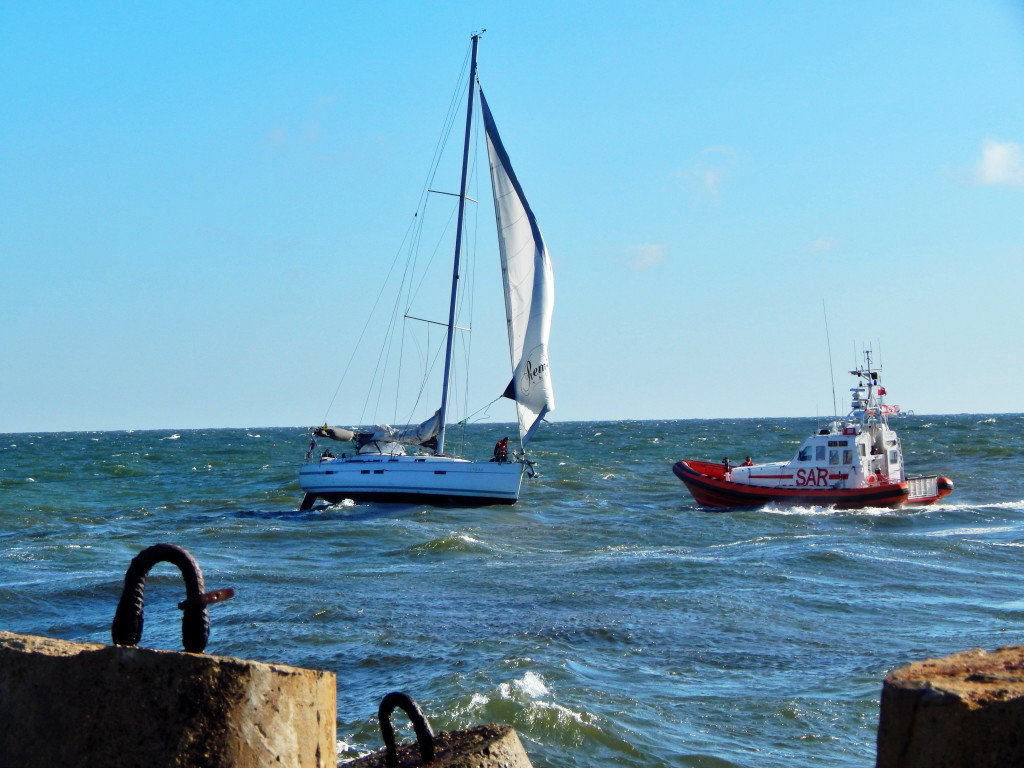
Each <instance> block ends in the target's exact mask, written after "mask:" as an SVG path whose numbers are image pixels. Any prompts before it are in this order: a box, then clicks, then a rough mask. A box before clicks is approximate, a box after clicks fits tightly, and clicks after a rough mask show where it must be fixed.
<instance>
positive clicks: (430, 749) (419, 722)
mask: <svg viewBox="0 0 1024 768" xmlns="http://www.w3.org/2000/svg"><path fill="white" fill-rule="evenodd" d="M396 708H400V709H402V710H403V711H404V712H405V714H407V715H408V716H409V721H410V722H411V723H412V727H413V730H414V731H415V732H416V743H417V744H419V747H420V757H422V758H423V762H424V763H429V762H431V761H432V760H433V759H434V732H433V731H432V730H430V723H428V722H427V718H426V717H425V716H424V715H423V710H421V709H420V707H419V705H418V704H417V703H416V702H415V701H413V700H412V697H411V696H409V695H408V694H406V693H402V692H401V691H394V692H392V693H389V694H388V695H387V696H385V697H384V699H383V700H382V701H381V703H380V707H379V708H378V709H377V718H378V719H379V720H380V733H381V736H383V737H384V749H385V751H386V755H385V757H384V765H385V766H387V768H398V751H397V747H396V745H395V728H394V726H393V725H392V724H391V713H392V712H394V711H395V709H396Z"/></svg>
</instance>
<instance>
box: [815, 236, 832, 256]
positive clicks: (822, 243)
mask: <svg viewBox="0 0 1024 768" xmlns="http://www.w3.org/2000/svg"><path fill="white" fill-rule="evenodd" d="M835 247H836V239H835V238H834V237H819V238H818V239H817V240H812V241H811V244H810V249H811V251H813V252H814V253H826V252H828V251H831V250H832V249H833V248H835Z"/></svg>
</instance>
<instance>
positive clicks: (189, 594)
mask: <svg viewBox="0 0 1024 768" xmlns="http://www.w3.org/2000/svg"><path fill="white" fill-rule="evenodd" d="M160 562H168V563H173V564H174V565H176V566H178V570H180V571H181V575H182V576H183V577H184V578H185V595H186V599H185V600H183V601H182V602H180V603H179V604H178V607H179V608H180V609H181V610H182V611H184V614H183V615H182V617H181V642H182V644H183V646H184V648H185V650H186V651H188V652H189V653H202V652H203V649H205V648H206V641H207V640H208V639H209V637H210V614H209V612H208V611H207V610H206V606H207V605H210V604H211V603H217V602H220V601H222V600H227V599H228V598H229V597H232V596H233V595H234V590H231V589H218V590H215V591H213V592H210V593H208V594H207V593H205V589H206V587H205V586H204V584H203V574H202V571H200V570H199V564H198V563H197V562H196V561H195V558H194V557H192V555H190V554H189V553H188V552H187V551H186V550H184V549H182V548H181V547H179V546H177V545H175V544H154V545H153V546H152V547H148V548H146V549H144V550H142V552H140V553H139V554H138V555H136V556H135V557H134V558H132V562H131V565H129V566H128V572H127V573H125V576H124V590H123V591H122V592H121V599H120V600H119V601H118V603H117V611H115V613H114V622H113V624H111V626H110V636H111V638H112V639H113V641H114V644H115V645H138V643H139V640H141V639H142V625H143V615H142V606H143V600H144V593H145V590H146V577H147V576H148V575H149V571H150V569H151V568H152V567H153V566H154V565H156V564H157V563H160Z"/></svg>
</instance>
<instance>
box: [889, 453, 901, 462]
mask: <svg viewBox="0 0 1024 768" xmlns="http://www.w3.org/2000/svg"><path fill="white" fill-rule="evenodd" d="M899 462H900V452H899V451H889V463H890V464H899Z"/></svg>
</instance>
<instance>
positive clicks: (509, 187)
mask: <svg viewBox="0 0 1024 768" xmlns="http://www.w3.org/2000/svg"><path fill="white" fill-rule="evenodd" d="M479 41H480V35H479V34H474V35H473V36H472V52H471V55H470V67H469V89H468V90H469V94H468V97H467V101H468V104H467V108H466V131H465V141H464V144H463V153H462V174H461V181H460V187H459V195H458V198H459V199H458V217H457V224H456V230H455V249H454V257H453V267H452V281H451V291H450V295H449V305H448V322H447V336H446V342H445V360H444V369H443V380H442V385H441V398H440V399H441V402H440V407H439V408H438V409H437V411H436V412H435V413H434V414H433V415H432V416H431V417H430V418H428V419H427V420H426V421H424V422H423V423H421V424H418V425H413V426H409V427H405V428H396V427H392V426H390V425H387V424H381V425H377V426H376V427H374V428H372V429H345V428H339V427H329V426H327V425H324V426H322V427H316V428H314V429H312V440H311V442H310V446H309V450H308V451H307V452H306V458H305V461H304V462H303V464H302V465H301V467H300V468H299V484H300V486H301V487H302V489H303V491H305V497H304V498H303V500H302V505H301V509H302V510H307V509H310V508H312V506H313V505H314V504H315V503H316V500H317V499H324V500H326V501H328V502H331V503H336V502H338V501H342V500H344V499H351V500H353V501H378V502H390V501H413V502H423V503H433V504H444V505H474V506H475V505H483V504H512V503H514V502H516V501H517V500H518V499H519V492H520V487H521V484H522V477H523V474H524V473H529V474H531V475H532V474H533V469H532V462H530V461H529V460H528V459H527V458H526V445H527V443H528V442H529V441H530V439H531V438H532V437H533V435H534V433H535V431H536V430H537V428H538V426H539V425H540V423H541V421H542V420H543V419H544V418H545V416H547V414H548V413H550V412H551V411H552V410H554V407H555V404H554V393H553V390H552V387H551V370H550V365H549V361H548V337H549V334H550V329H551V314H552V308H553V304H554V281H553V277H552V271H551V259H550V257H549V255H548V251H547V248H546V246H545V244H544V238H543V237H542V236H541V232H540V229H539V228H538V226H537V220H536V218H535V217H534V215H533V211H532V209H531V208H530V205H529V203H528V202H527V200H526V197H525V195H524V194H523V190H522V187H521V186H520V184H519V180H518V178H517V177H516V175H515V172H514V171H513V170H512V165H511V163H510V161H509V157H508V153H507V152H506V150H505V146H504V144H502V141H501V138H500V136H499V135H498V129H497V126H496V125H495V122H494V118H493V116H492V115H491V111H490V109H489V107H488V105H487V100H486V99H485V98H484V94H483V90H482V89H481V88H480V85H479V83H478V82H477V49H478V46H479ZM477 91H479V95H480V111H481V115H482V122H483V129H484V135H485V137H486V143H487V155H488V161H489V167H490V179H491V190H492V193H493V198H494V211H495V218H496V223H497V229H498V250H499V256H500V265H501V274H502V284H503V288H504V294H505V318H506V324H507V329H508V342H509V351H510V358H511V371H512V375H511V380H510V381H509V383H508V386H507V387H506V388H505V390H504V392H503V393H502V395H501V396H502V397H506V398H509V399H511V400H513V401H514V402H515V408H516V412H517V416H518V426H519V438H520V445H521V447H520V450H512V451H509V449H508V446H507V442H508V440H507V438H504V439H502V440H499V441H498V443H497V444H496V445H495V447H494V451H493V455H492V456H491V457H489V458H487V459H483V460H469V459H465V458H457V457H454V456H450V455H448V454H447V453H446V452H445V439H446V432H447V423H448V411H449V405H450V398H449V393H450V389H451V378H452V351H453V342H454V338H455V335H456V332H457V331H459V330H460V329H459V328H458V327H457V326H456V305H457V301H458V299H459V285H460V258H461V256H462V250H463V248H462V244H463V223H464V217H465V213H466V201H467V199H469V198H467V196H466V189H467V175H468V168H469V158H470V138H471V135H472V131H473V117H474V96H475V94H476V92H477ZM318 439H332V440H340V441H342V442H347V443H351V444H352V452H351V453H349V452H347V451H346V452H343V453H342V455H341V456H335V455H334V453H333V452H332V451H331V450H330V449H329V448H323V449H321V448H320V444H319V442H318Z"/></svg>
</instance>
